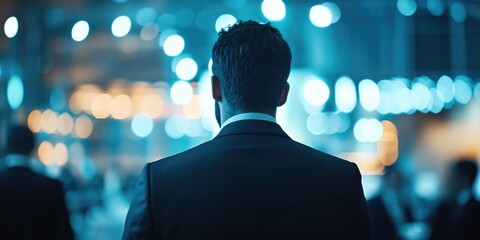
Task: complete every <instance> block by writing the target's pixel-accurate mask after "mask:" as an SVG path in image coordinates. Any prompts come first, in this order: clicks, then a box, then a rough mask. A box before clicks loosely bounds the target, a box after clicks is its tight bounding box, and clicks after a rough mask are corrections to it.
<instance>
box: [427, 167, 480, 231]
mask: <svg viewBox="0 0 480 240" xmlns="http://www.w3.org/2000/svg"><path fill="white" fill-rule="evenodd" d="M477 172H478V167H477V163H476V162H475V161H474V160H473V159H472V160H468V159H464V160H460V161H458V162H456V163H455V164H453V165H452V167H451V169H450V171H449V174H448V178H447V179H448V182H447V186H446V189H445V190H446V192H445V193H446V195H445V196H444V197H443V199H442V201H441V203H440V205H439V207H438V210H437V214H436V217H435V221H434V224H433V229H432V234H431V237H430V239H431V240H442V239H445V240H447V239H458V240H464V239H472V240H473V239H477V240H478V239H480V202H478V201H477V200H476V199H475V197H474V194H473V184H474V182H475V179H476V176H477Z"/></svg>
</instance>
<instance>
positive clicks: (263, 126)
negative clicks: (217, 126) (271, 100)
mask: <svg viewBox="0 0 480 240" xmlns="http://www.w3.org/2000/svg"><path fill="white" fill-rule="evenodd" d="M237 134H267V135H277V136H279V137H286V138H290V137H289V136H288V135H287V134H286V133H285V132H284V131H283V129H282V128H281V127H280V126H279V125H278V124H277V123H274V122H269V121H263V120H242V121H237V122H232V123H230V124H228V125H227V126H225V127H224V128H222V130H220V132H219V133H218V135H217V136H216V137H215V138H221V137H224V136H229V135H237Z"/></svg>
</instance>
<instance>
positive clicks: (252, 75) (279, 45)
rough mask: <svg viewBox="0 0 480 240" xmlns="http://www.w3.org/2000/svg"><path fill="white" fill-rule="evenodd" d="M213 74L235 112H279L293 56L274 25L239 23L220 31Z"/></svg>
mask: <svg viewBox="0 0 480 240" xmlns="http://www.w3.org/2000/svg"><path fill="white" fill-rule="evenodd" d="M212 60H213V66H212V71H213V74H214V75H215V76H216V77H217V78H218V79H219V81H220V85H221V90H222V97H223V99H224V100H226V102H227V103H228V104H229V105H230V106H231V107H232V108H235V109H242V110H249V111H265V110H271V109H275V108H276V106H277V103H278V101H279V99H280V96H281V94H282V91H283V88H284V87H285V84H286V82H287V78H288V75H289V74H290V64H291V61H292V53H291V52H290V47H289V46H288V43H287V42H286V41H285V40H284V39H283V37H282V34H281V33H280V32H279V31H278V29H276V28H274V27H272V26H271V25H270V23H266V24H263V23H259V22H256V21H252V20H248V21H238V22H237V23H236V24H234V25H233V26H230V27H229V28H227V29H223V30H222V31H220V33H219V36H218V39H217V41H216V42H215V45H214V46H213V49H212Z"/></svg>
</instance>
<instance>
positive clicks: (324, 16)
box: [309, 5, 333, 28]
mask: <svg viewBox="0 0 480 240" xmlns="http://www.w3.org/2000/svg"><path fill="white" fill-rule="evenodd" d="M309 18H310V22H312V24H313V25H314V26H315V27H319V28H325V27H328V26H330V24H332V22H333V13H332V11H331V10H330V8H328V7H326V6H324V5H315V6H313V7H312V8H310V14H309Z"/></svg>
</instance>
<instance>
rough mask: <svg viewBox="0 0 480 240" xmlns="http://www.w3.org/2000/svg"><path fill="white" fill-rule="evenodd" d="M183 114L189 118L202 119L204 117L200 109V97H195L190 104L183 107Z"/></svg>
mask: <svg viewBox="0 0 480 240" xmlns="http://www.w3.org/2000/svg"><path fill="white" fill-rule="evenodd" d="M183 113H184V114H185V116H187V118H192V119H196V118H200V117H201V116H202V109H201V108H200V96H199V95H193V96H192V99H190V102H188V103H187V104H185V105H183Z"/></svg>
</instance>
